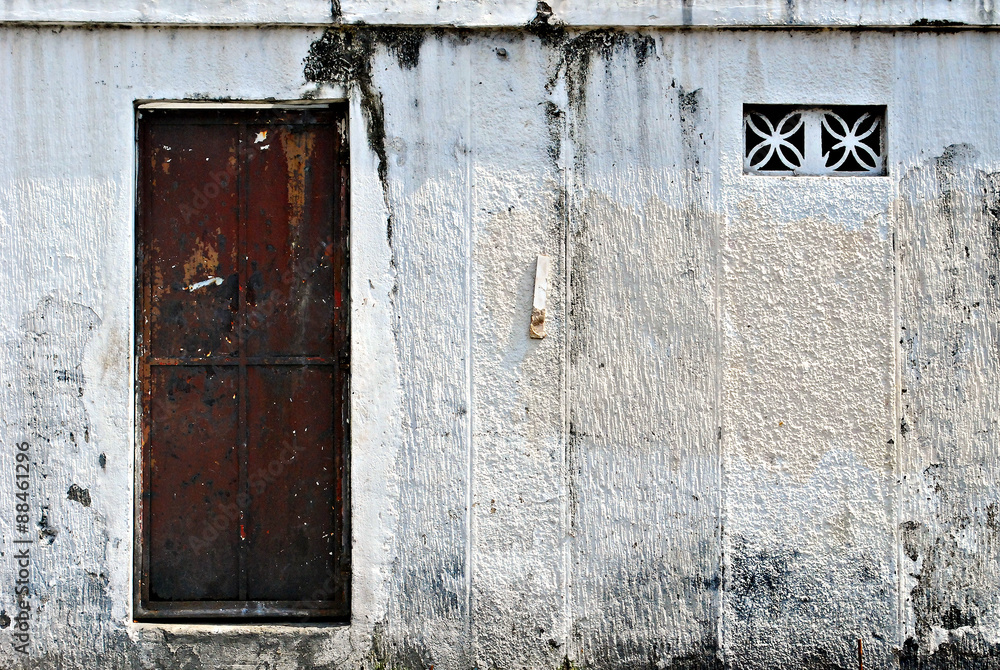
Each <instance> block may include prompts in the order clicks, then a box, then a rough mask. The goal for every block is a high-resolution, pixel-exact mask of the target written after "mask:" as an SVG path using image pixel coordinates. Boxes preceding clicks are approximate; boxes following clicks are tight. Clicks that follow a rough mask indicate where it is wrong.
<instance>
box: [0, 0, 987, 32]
mask: <svg viewBox="0 0 1000 670" xmlns="http://www.w3.org/2000/svg"><path fill="white" fill-rule="evenodd" d="M547 5H548V7H549V9H550V10H552V12H553V17H552V20H553V21H554V22H557V23H562V24H565V25H570V26H687V25H691V26H814V27H820V26H848V27H849V26H872V27H875V26H899V27H905V26H910V25H914V24H915V25H927V24H931V25H933V24H935V23H944V24H948V23H959V24H967V25H970V26H993V25H997V24H998V23H1000V12H998V8H997V5H996V2H995V0H752V1H747V0H741V1H738V2H737V1H734V0H551V2H548V3H547ZM537 9H538V5H537V2H536V0H475V1H472V2H470V1H467V0H282V1H281V2H275V1H273V0H272V1H268V2H262V1H261V0H169V1H166V0H125V1H118V2H115V1H114V0H93V1H92V2H87V3H81V2H75V1H74V0H4V2H3V3H2V5H0V21H25V22H56V23H60V22H79V23H91V22H97V23H151V24H160V23H168V24H172V23H179V24H205V23H208V24H236V25H254V24H258V23H289V24H324V23H331V22H334V21H340V22H344V23H362V22H364V23H367V24H376V25H381V24H387V25H452V26H480V27H484V26H491V27H501V26H507V27H518V26H523V25H525V24H526V23H528V22H529V21H531V20H532V19H533V18H535V16H536V13H537Z"/></svg>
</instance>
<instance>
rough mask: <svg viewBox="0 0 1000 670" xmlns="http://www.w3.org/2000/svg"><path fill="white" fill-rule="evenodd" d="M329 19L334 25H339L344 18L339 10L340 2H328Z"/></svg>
mask: <svg viewBox="0 0 1000 670" xmlns="http://www.w3.org/2000/svg"><path fill="white" fill-rule="evenodd" d="M330 17H331V18H332V19H333V21H334V23H340V21H341V20H342V19H343V17H344V12H343V11H341V9H340V0H330Z"/></svg>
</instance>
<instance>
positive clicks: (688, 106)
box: [677, 86, 706, 181]
mask: <svg viewBox="0 0 1000 670" xmlns="http://www.w3.org/2000/svg"><path fill="white" fill-rule="evenodd" d="M701 97H702V92H701V89H700V88H698V89H695V90H693V91H685V90H684V87H683V86H680V87H678V89H677V115H678V120H679V121H680V125H681V144H682V147H683V150H684V167H685V168H687V172H688V174H690V175H691V178H692V179H693V180H694V181H698V180H700V179H701V173H702V165H701V156H702V153H703V150H704V149H705V148H706V143H705V138H704V135H703V133H701V132H699V130H698V128H699V127H701V124H702V119H701Z"/></svg>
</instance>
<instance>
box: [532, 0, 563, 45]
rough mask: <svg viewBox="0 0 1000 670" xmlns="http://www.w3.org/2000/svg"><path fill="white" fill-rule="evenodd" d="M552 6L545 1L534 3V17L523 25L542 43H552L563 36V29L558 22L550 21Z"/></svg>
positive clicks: (558, 40)
mask: <svg viewBox="0 0 1000 670" xmlns="http://www.w3.org/2000/svg"><path fill="white" fill-rule="evenodd" d="M551 19H552V7H550V6H549V4H548V3H547V2H538V3H536V4H535V17H534V18H533V19H531V20H530V21H528V24H527V25H526V26H525V28H526V29H527V31H528V32H529V33H531V34H532V35H534V36H536V37H538V38H539V39H540V40H542V43H543V44H554V43H558V42H560V41H561V40H562V39H563V38H564V37H565V34H566V32H565V29H564V28H563V27H562V26H561V25H560V24H559V23H558V22H551V23H550V21H551Z"/></svg>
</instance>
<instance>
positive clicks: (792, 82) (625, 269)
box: [0, 0, 1000, 670]
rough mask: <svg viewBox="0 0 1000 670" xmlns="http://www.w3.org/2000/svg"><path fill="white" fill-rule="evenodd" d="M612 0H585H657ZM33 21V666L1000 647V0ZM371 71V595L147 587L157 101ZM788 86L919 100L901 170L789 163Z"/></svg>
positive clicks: (547, 664)
mask: <svg viewBox="0 0 1000 670" xmlns="http://www.w3.org/2000/svg"><path fill="white" fill-rule="evenodd" d="M74 4H75V5H78V6H80V3H74ZM187 4H188V3H184V2H180V3H176V4H175V7H186V6H187ZM224 4H225V6H226V7H230V4H226V3H205V4H204V5H199V6H201V7H202V8H203V10H204V11H206V12H222V9H223V5H224ZM377 4H378V3H369V4H368V5H366V6H365V7H367V9H364V11H372V12H374V11H377V10H378V11H380V10H379V8H378V7H376V5H377ZM411 4H412V6H413V11H415V12H420V11H424V10H421V9H419V8H417V4H418V3H411ZM468 4H469V5H472V4H475V6H476V7H477V8H479V9H477V10H476V11H479V10H480V9H482V8H483V7H484V6H487V4H488V3H468ZM582 4H583V3H574V2H570V1H568V0H566V1H564V2H562V3H553V7H554V9H555V10H556V11H557V12H565V14H566V16H570V15H571V13H572V12H579V13H578V14H576V16H605V17H606V16H610V14H607V13H605V14H601V12H611V11H613V8H611V5H612V4H613V3H611V2H607V3H603V4H602V6H603V7H604V9H600V8H592V9H585V8H583V7H582V6H580V5H582ZM623 4H625V3H623ZM772 4H774V3H770V2H762V3H759V5H756V6H754V8H753V9H752V10H747V11H752V12H758V14H754V16H758V15H760V14H759V13H766V12H768V11H770V9H769V8H770V7H771V6H772ZM830 4H834V3H830ZM837 4H838V5H839V6H841V7H842V10H841V9H838V10H837V11H843V12H846V13H845V14H843V16H848V15H849V14H850V12H862V13H864V14H865V16H873V17H874V16H889V17H891V16H909V15H907V14H906V12H907V11H910V10H914V11H916V10H915V9H914V8H932V9H936V10H940V9H941V7H942V4H943V3H929V2H928V3H918V2H913V3H899V4H897V3H889V2H884V3H882V2H871V3H860V2H853V1H852V0H849V1H847V2H843V3H839V2H838V3H837ZM987 4H989V3H985V2H982V3H972V2H965V1H964V0H963V1H960V0H956V1H955V2H954V3H949V5H953V6H954V9H952V10H949V11H952V12H954V13H953V14H951V16H962V17H964V16H966V15H967V16H969V17H972V16H984V17H985V16H989V17H992V13H991V12H992V10H991V9H989V8H987V7H986V5H987ZM190 5H191V7H193V6H194V3H190ZM238 5H239V3H232V4H231V6H232V7H234V8H236V9H238ZM274 5H275V6H277V5H278V3H274ZM321 5H322V3H318V2H309V1H306V0H296V1H290V2H288V3H285V4H284V5H281V7H282V9H281V10H280V12H279V14H280V15H281V16H283V17H287V16H292V15H294V16H296V17H300V19H299V20H307V19H308V20H310V21H311V20H313V19H312V18H309V17H313V16H316V17H319V15H321V14H323V13H324V11H326V10H324V8H323V7H322V6H321ZM791 5H792V6H795V7H798V8H799V9H797V10H796V11H802V12H814V13H820V14H821V13H823V12H824V11H826V10H824V9H821V3H818V2H800V3H791ZM900 5H903V6H904V9H899V7H900ZM122 6H127V3H125V4H124V5H122ZM144 6H145V5H144ZM427 6H428V7H429V6H430V5H427ZM457 6H458V3H451V4H448V3H442V7H444V8H447V7H451V8H452V9H451V10H449V11H455V12H458V11H459V10H458V9H456V7H457ZM671 6H673V5H671ZM684 6H685V7H686V6H688V5H684ZM690 6H691V8H692V16H707V14H699V13H698V12H702V11H704V12H708V13H710V12H711V10H710V9H709V8H710V7H711V6H712V4H711V3H708V2H705V3H700V2H693V3H691V4H690ZM32 7H34V8H35V9H32ZM68 7H69V3H62V2H58V1H56V0H48V1H46V2H40V3H32V4H31V5H29V4H28V3H21V2H18V1H17V0H14V1H12V2H5V3H4V4H3V9H2V15H3V16H4V17H5V18H11V17H16V16H21V15H23V13H24V12H28V13H30V12H32V11H37V12H42V13H48V12H51V13H52V15H53V16H56V15H59V16H61V14H60V12H61V11H63V10H64V9H65V11H67V12H69V11H70V10H69V9H66V8H68ZM212 7H214V9H212ZM379 7H381V5H379ZM638 7H640V4H639V3H631V4H629V5H628V7H625V8H623V9H622V12H623V13H624V14H625V15H626V16H639V14H638V12H639V9H638ZM149 8H150V9H149V16H154V15H156V12H165V11H167V10H166V9H165V8H164V6H163V5H162V3H149ZM328 9H329V8H327V10H328ZM535 9H536V8H535V7H530V8H529V11H528V12H527V13H523V12H522V14H521V15H520V19H518V21H526V20H530V19H531V17H532V16H534V15H535ZM980 9H982V11H981V12H980ZM987 9H989V11H987ZM72 11H73V12H81V11H83V10H77V9H74V10H72ZM116 11H117V10H116ZM121 11H123V12H125V14H123V15H122V16H125V15H127V14H128V12H131V11H133V10H121ZM171 11H172V10H171ZM178 11H180V10H178ZM184 11H187V10H183V11H181V14H183V13H184ZM192 11H193V10H192ZM199 11H201V10H199ZM255 11H257V10H255ZM259 11H261V12H265V13H266V12H270V11H272V10H271V9H259ZM343 11H344V12H345V14H346V13H347V12H349V11H357V12H358V15H361V14H362V13H363V12H362V8H361V3H360V2H351V3H348V2H347V0H344V2H343ZM429 11H430V10H429V9H428V10H427V12H429ZM442 11H444V10H443V9H442ZM462 11H465V10H462ZM468 11H473V10H468ZM505 11H506V10H505ZM614 11H617V10H616V9H614ZM670 11H673V10H670ZM775 11H777V10H775ZM830 11H833V10H830ZM510 12H512V13H516V12H514V10H513V9H510ZM588 12H591V13H588ZM962 12H967V14H963V13H962ZM976 12H980V13H978V14H977V13H976ZM111 14H114V12H111ZM666 14H670V12H669V11H668V12H666ZM425 15H428V16H429V15H430V14H425ZM511 15H513V14H511ZM213 16H214V15H213ZM254 16H258V17H259V16H260V15H256V14H255V15H254ZM671 16H672V14H671ZM931 18H934V17H931ZM212 20H216V19H212ZM316 20H319V18H316ZM581 20H584V19H581ZM589 20H590V19H587V21H589ZM594 20H595V21H597V20H598V19H594ZM600 20H605V19H600ZM636 20H638V19H636ZM671 20H673V19H671ZM706 20H707V19H706ZM872 20H873V21H875V20H876V19H872ZM881 20H882V19H878V21H881ZM962 20H965V19H962ZM970 20H971V19H970ZM982 20H984V21H985V20H987V19H982ZM989 20H992V18H990V19H989ZM0 54H2V56H0V83H2V91H3V95H0V121H2V125H0V127H2V128H3V132H0V156H2V157H3V159H2V160H0V259H2V263H0V277H2V279H0V283H2V286H4V287H5V290H4V291H3V292H2V293H0V408H2V412H0V481H3V482H6V483H4V484H2V485H0V514H2V515H3V519H4V521H3V522H2V523H0V551H2V554H0V609H2V613H0V667H3V668H94V667H100V668H136V669H138V668H213V667H225V668H268V669H284V668H357V667H364V668H430V667H433V668H436V669H437V670H443V669H469V668H480V669H486V668H511V669H515V668H532V669H536V668H551V669H553V670H555V669H556V668H685V669H695V668H722V667H731V668H737V669H742V668H746V669H761V670H764V669H769V670H773V669H775V668H783V669H788V670H792V669H795V670H799V669H803V668H810V669H817V670H819V669H823V670H825V669H828V668H829V669H833V668H853V667H858V640H861V641H862V643H863V653H864V659H863V660H864V663H865V665H866V667H869V668H891V667H897V666H898V667H902V668H957V667H970V668H971V667H976V668H978V667H982V668H987V667H988V668H994V667H997V665H998V664H1000V646H998V645H1000V562H998V560H1000V457H998V453H997V452H998V447H1000V440H998V431H1000V424H998V416H997V411H996V410H997V407H998V406H1000V365H998V355H1000V286H998V277H1000V106H998V105H997V100H998V99H1000V39H998V38H997V36H996V34H995V33H993V32H985V31H972V30H968V31H961V30H954V31H950V32H934V31H911V30H906V31H898V32H893V31H887V30H879V31H874V30H873V31H860V30H853V31H840V30H825V31H814V30H780V31H779V30H697V31H685V30H672V29H654V28H645V29H641V30H626V29H613V30H612V29H602V30H587V29H582V28H581V29H569V28H560V27H553V26H552V25H551V24H547V23H546V22H545V21H541V20H540V21H538V22H536V24H535V25H533V26H532V27H530V28H526V29H477V30H468V29H449V28H419V27H409V28H386V27H381V28H379V27H371V26H353V27H335V28H323V27H322V26H318V27H308V26H298V27H287V26H286V27H278V26H271V27H262V28H204V27H164V26H160V27H151V26H146V27H143V26H131V27H127V26H118V27H116V26H105V27H94V26H86V27H72V26H69V27H63V26H46V25H36V26H27V25H7V26H5V27H3V28H0ZM344 97H347V98H348V99H349V100H350V102H351V111H350V125H351V130H350V135H351V156H352V168H351V171H352V172H351V174H352V183H351V188H352V223H351V225H352V239H351V254H352V269H351V277H352V279H351V282H352V310H353V311H352V347H353V354H352V360H353V364H352V392H353V398H352V453H351V459H352V473H353V474H352V477H353V479H352V492H353V501H352V504H353V508H352V515H353V528H354V549H353V579H354V581H353V618H352V621H351V623H350V625H321V624H316V623H311V622H301V623H296V624H284V625H282V624H267V625H254V626H250V625H248V626H240V625H207V624H162V625H161V624H150V623H144V624H139V623H134V622H133V621H132V616H131V613H132V602H131V593H132V585H131V579H132V577H131V575H132V551H133V503H132V501H133V496H134V490H133V487H134V483H133V482H134V472H135V470H134V467H135V466H134V462H135V439H134V434H135V432H134V408H133V398H134V395H133V390H134V383H133V377H134V374H133V342H134V339H133V326H132V324H133V319H134V314H133V294H134V265H133V260H132V258H133V255H132V249H133V248H134V244H135V241H134V236H133V225H134V208H135V189H136V185H135V108H134V103H135V102H136V101H138V100H180V99H186V100H219V99H230V100H266V99H277V100H293V99H302V98H344ZM745 103H775V104H793V103H794V104H822V105H831V104H873V105H884V106H885V108H886V114H887V117H886V119H887V127H888V174H887V176H882V177H773V176H750V175H745V174H744V173H743V163H742V157H743V146H742V142H743V134H742V133H743V130H742V128H743V126H742V123H743V118H742V113H743V105H744V104H745ZM542 253H544V254H547V255H549V256H551V258H552V261H553V269H552V273H551V281H550V293H549V305H548V312H547V314H548V324H547V329H548V332H549V336H548V337H547V338H546V339H543V340H531V339H529V338H528V323H529V317H530V314H531V303H532V295H531V294H532V284H533V277H534V271H535V259H536V256H537V255H538V254H542ZM25 442H26V443H28V444H29V445H30V454H31V459H32V461H31V462H32V464H33V466H32V467H33V468H34V474H33V475H32V479H31V499H30V500H31V502H30V514H31V520H32V521H31V522H32V524H33V526H34V531H33V532H34V539H35V544H33V545H32V552H33V553H32V558H31V568H30V571H31V572H30V574H31V577H30V579H29V580H28V581H29V584H28V587H29V595H30V602H31V603H32V609H31V610H30V616H31V620H30V625H29V626H28V628H29V630H30V644H29V645H28V647H27V648H26V649H24V650H23V651H24V653H22V652H21V651H17V650H16V648H15V644H17V638H15V637H14V635H15V633H17V632H19V627H20V622H19V621H17V620H14V619H12V617H14V616H15V613H16V611H17V608H16V598H15V596H14V588H15V584H16V580H17V576H18V574H19V572H18V571H19V567H18V566H19V563H18V558H17V556H18V552H19V551H20V547H19V546H18V545H17V544H15V543H14V539H15V537H16V533H15V531H14V521H13V520H14V518H15V509H16V505H17V504H18V500H17V499H16V498H15V493H16V489H15V486H14V484H13V482H14V481H15V465H16V464H15V458H16V453H18V452H17V448H16V445H17V444H20V443H25ZM84 493H85V494H86V495H84Z"/></svg>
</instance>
